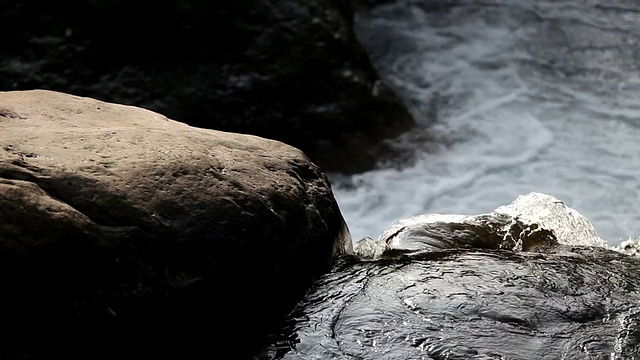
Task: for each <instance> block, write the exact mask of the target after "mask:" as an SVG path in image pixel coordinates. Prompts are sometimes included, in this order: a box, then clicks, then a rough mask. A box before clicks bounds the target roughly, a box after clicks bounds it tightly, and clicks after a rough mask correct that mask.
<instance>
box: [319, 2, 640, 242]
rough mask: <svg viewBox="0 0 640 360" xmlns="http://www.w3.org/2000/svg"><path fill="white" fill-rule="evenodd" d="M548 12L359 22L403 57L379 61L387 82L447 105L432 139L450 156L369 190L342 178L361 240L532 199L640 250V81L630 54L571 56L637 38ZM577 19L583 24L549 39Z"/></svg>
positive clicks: (371, 178)
mask: <svg viewBox="0 0 640 360" xmlns="http://www.w3.org/2000/svg"><path fill="white" fill-rule="evenodd" d="M544 3H545V6H544V8H534V7H535V6H537V5H535V6H534V5H530V4H529V3H518V4H517V5H515V4H512V3H506V4H503V6H500V7H491V8H490V9H489V10H487V11H483V8H482V6H477V5H473V6H469V7H465V6H463V5H464V4H462V5H460V6H457V7H454V8H452V9H450V10H448V11H446V12H440V13H426V12H423V11H421V10H420V9H419V8H417V7H412V6H411V5H410V4H409V3H406V4H405V3H402V4H395V5H388V6H383V7H379V8H377V9H376V10H375V11H374V12H373V13H372V15H370V16H369V17H366V16H361V17H360V18H359V20H358V23H360V25H359V27H360V28H361V30H360V31H361V32H362V31H364V32H367V31H368V32H369V35H367V34H365V35H366V36H364V37H365V38H367V39H368V41H369V42H377V44H378V45H377V46H378V47H380V48H384V47H385V46H386V47H388V48H390V49H391V50H392V52H391V53H387V54H382V55H379V56H378V58H377V60H376V61H377V62H378V64H379V65H380V68H381V73H382V74H383V75H384V74H391V75H390V77H388V78H387V79H386V80H387V81H390V82H391V83H392V84H393V86H395V87H396V89H398V91H399V92H400V93H403V94H405V95H406V96H408V97H410V98H411V99H413V100H417V101H421V99H422V100H423V101H424V102H425V103H426V102H430V101H434V99H435V100H437V101H435V105H436V106H435V112H436V115H437V117H438V122H437V124H435V125H434V126H432V127H431V128H430V131H431V132H432V134H434V136H435V137H436V138H438V139H442V142H443V145H442V146H440V151H437V152H436V153H430V154H422V155H420V156H419V157H418V160H417V161H416V163H415V164H413V165H411V166H409V167H407V168H404V169H401V170H397V169H378V170H374V171H370V172H367V173H364V174H359V175H356V176H354V177H353V178H352V179H351V180H352V183H354V184H356V188H355V189H347V188H343V187H341V186H340V185H339V180H338V179H337V178H333V180H334V183H335V184H336V185H337V186H335V188H334V191H335V194H336V198H337V199H338V202H339V204H340V207H341V209H342V212H343V213H344V215H345V217H346V221H347V223H348V224H349V227H350V229H351V232H352V235H353V238H354V240H358V239H360V238H362V237H365V236H372V237H377V236H378V235H379V234H381V233H382V231H383V230H384V229H385V228H387V227H388V226H389V225H390V224H392V223H393V222H394V221H396V220H398V219H403V218H407V217H411V216H413V215H417V214H423V213H456V214H477V213H485V212H489V211H491V210H492V209H494V208H496V207H497V206H499V205H501V204H506V203H509V202H510V201H511V200H512V199H513V198H515V197H516V196H518V195H520V194H525V193H529V192H544V193H548V194H551V195H554V196H556V197H557V198H559V199H560V200H562V201H564V202H565V203H566V204H567V205H569V206H570V207H573V208H575V209H577V210H578V211H579V212H580V213H582V214H583V215H585V216H586V217H587V218H588V219H589V220H591V222H592V223H593V224H594V225H595V227H596V229H598V232H599V234H600V235H601V236H602V237H604V238H606V239H608V240H609V241H610V242H612V243H617V242H619V241H620V240H622V239H627V238H634V237H635V238H637V237H638V235H639V234H640V211H638V207H637V204H638V203H640V186H638V185H637V183H638V182H637V180H636V179H638V178H640V145H638V144H637V139H640V124H637V121H636V120H637V118H638V114H640V106H638V102H637V98H638V96H637V93H638V91H639V90H640V89H639V86H638V83H639V82H640V81H639V80H638V79H640V69H636V68H631V66H634V65H633V64H635V60H634V58H633V57H632V55H633V53H632V52H628V51H626V50H624V48H622V49H621V51H620V52H619V54H618V53H616V56H612V55H611V54H609V53H606V54H605V53H603V54H602V56H601V57H598V55H599V53H596V54H595V56H591V55H589V56H584V55H581V54H580V53H578V54H573V53H570V52H567V48H568V47H570V46H573V44H574V43H575V44H582V43H588V42H589V41H591V42H599V43H598V45H603V48H606V45H607V44H608V43H607V42H615V41H618V42H620V40H619V39H620V37H621V36H624V35H620V32H619V30H620V29H617V30H616V31H618V32H617V33H615V32H614V30H611V33H609V32H607V30H606V26H604V25H602V26H600V27H598V28H589V29H586V30H585V28H584V26H586V25H584V24H590V23H594V22H597V23H600V21H601V19H596V18H595V17H596V15H593V14H591V13H590V12H589V11H588V9H586V8H585V9H584V11H582V10H581V9H580V6H577V7H576V8H575V9H573V10H571V11H567V10H566V9H565V8H561V7H560V6H559V5H558V8H557V9H556V4H555V3H553V2H544ZM534 13H535V14H537V15H536V16H533V17H531V20H528V19H529V18H527V16H530V15H527V14H534ZM576 14H578V15H576ZM387 15H389V16H391V17H386V18H385V16H387ZM571 16H575V17H576V19H579V20H580V21H579V22H572V21H564V22H560V23H559V24H561V25H557V26H560V27H561V28H560V30H559V28H558V27H557V26H556V27H552V26H551V27H550V26H549V24H555V23H554V21H556V20H558V19H562V18H563V17H568V19H571V18H570V17H571ZM597 16H601V15H597ZM539 17H548V18H549V19H550V20H549V21H548V22H544V21H540V19H539ZM583 20H584V21H583ZM363 21H365V22H366V24H365V25H362V22H363ZM605 23H606V21H605ZM613 23H614V22H611V24H613ZM581 24H582V25H581ZM572 26H573V27H575V29H574V28H572ZM580 26H582V27H580ZM617 26H620V25H619V24H618V25H617ZM362 29H364V30H362ZM562 30H564V31H565V32H562ZM559 31H560V33H561V34H562V37H558V36H556V35H558V34H559ZM598 31H599V32H600V33H595V34H596V35H598V36H597V37H596V38H593V39H591V38H589V37H588V36H590V34H591V33H588V32H598ZM585 34H586V35H585ZM600 35H601V36H600ZM367 36H368V37H367ZM589 39H591V40H589ZM363 41H364V42H365V44H366V43H367V41H366V39H365V40H363ZM385 41H389V43H388V44H386V45H385V44H384V42H385ZM627 42H628V41H627ZM600 43H602V44H600ZM394 44H401V46H400V45H394ZM612 46H613V47H614V48H615V46H616V45H615V44H614V45H612ZM609 48H611V46H610V47H609ZM394 51H395V53H394ZM594 51H598V49H596V50H594ZM602 51H605V50H602ZM606 51H608V50H606ZM629 54H631V55H629ZM563 56H564V57H566V58H562V57H563ZM624 56H627V57H628V58H625V57H624ZM556 64H561V65H562V66H567V67H569V70H565V69H562V68H560V67H559V66H560V65H556ZM636 67H637V66H636ZM582 68H584V69H586V70H584V71H585V72H584V73H580V74H578V75H579V76H577V75H575V74H576V70H575V69H582ZM589 71H591V72H589ZM592 73H593V75H591V74H592ZM616 74H625V77H624V78H619V76H618V75H616ZM607 76H612V77H613V78H612V80H611V79H608V78H607ZM434 96H437V97H434ZM423 105H424V104H418V106H417V107H416V108H414V109H412V110H413V111H414V113H415V114H417V116H418V117H420V116H425V118H424V119H422V118H418V119H417V120H418V122H419V123H421V124H424V123H427V122H428V120H429V119H428V118H427V117H428V116H433V114H424V113H421V111H422V108H421V107H420V106H423ZM330 176H331V175H330Z"/></svg>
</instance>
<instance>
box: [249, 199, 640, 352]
mask: <svg viewBox="0 0 640 360" xmlns="http://www.w3.org/2000/svg"><path fill="white" fill-rule="evenodd" d="M605 245H606V244H604V242H603V241H602V240H601V239H600V238H598V237H597V234H596V232H595V229H594V228H593V226H592V225H591V224H590V223H589V221H588V220H587V219H585V218H584V217H583V216H582V215H580V214H579V213H578V212H577V211H575V210H573V209H571V208H569V207H568V206H566V205H565V204H564V203H562V202H561V201H560V200H558V199H556V198H554V197H553V196H549V195H546V194H538V193H531V194H527V195H524V196H521V197H519V198H518V199H516V201H514V202H513V203H512V204H510V205H507V206H503V207H500V208H498V209H496V210H495V211H494V212H492V213H489V214H483V215H478V216H466V215H437V214H431V215H422V216H417V217H413V218H410V219H404V220H401V221H398V222H397V223H396V224H394V225H393V226H391V227H390V228H389V229H388V230H387V231H385V232H384V233H383V234H382V235H381V236H380V238H379V239H378V240H372V239H364V240H362V241H360V242H358V243H357V244H356V248H355V251H356V253H357V254H361V255H362V256H360V257H345V259H344V260H343V261H341V262H339V263H338V265H337V266H336V267H335V268H334V269H333V270H332V272H331V273H329V274H327V275H325V276H323V277H322V278H321V279H320V280H319V281H318V282H317V283H316V284H315V285H314V287H313V288H312V289H311V290H310V291H309V293H308V294H307V295H306V297H305V299H304V300H303V301H302V302H301V303H300V304H299V305H298V307H297V309H296V311H294V312H293V313H292V314H291V316H290V317H289V321H288V322H287V323H286V324H285V325H284V326H283V328H282V329H281V330H280V331H279V332H278V334H279V337H277V338H276V339H275V340H274V341H273V343H272V345H271V346H269V347H268V348H267V349H266V350H265V351H264V353H263V354H261V355H260V356H258V357H257V358H258V359H285V360H294V359H300V360H303V359H304V360H310V359H318V360H320V359H342V358H357V359H522V360H524V359H559V358H567V359H605V358H607V359H609V358H612V359H637V358H640V337H639V336H638V334H640V306H638V303H639V302H640V291H638V289H640V277H638V273H639V272H640V258H638V257H637V256H629V255H625V254H622V253H620V252H616V251H613V250H611V249H609V248H608V247H607V246H605Z"/></svg>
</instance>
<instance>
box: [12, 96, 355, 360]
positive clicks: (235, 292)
mask: <svg viewBox="0 0 640 360" xmlns="http://www.w3.org/2000/svg"><path fill="white" fill-rule="evenodd" d="M0 133H1V134H2V137H1V138H0V286H1V287H2V297H1V298H0V339H2V340H0V358H3V359H11V358H21V359H22V358H27V359H35V358H48V359H62V358H64V359H67V358H70V359H99V358H104V359H113V358H129V357H137V358H147V357H155V356H158V355H163V356H167V355H170V356H177V357H179V358H183V357H188V358H192V357H193V356H195V355H198V356H205V357H209V358H212V357H215V355H216V354H219V353H222V352H224V353H229V352H230V353H233V354H234V355H233V356H232V358H243V357H246V356H248V355H249V354H251V352H252V351H255V349H256V347H257V346H259V344H260V339H261V336H262V335H264V334H265V333H266V332H267V331H268V330H269V329H270V328H271V327H273V326H274V324H276V323H277V322H278V321H279V320H280V319H281V318H282V317H284V315H285V314H286V313H287V312H289V311H290V310H291V309H292V308H293V306H294V305H295V303H296V302H297V301H298V300H299V299H300V298H301V296H302V295H303V294H304V291H306V290H307V289H308V287H309V286H310V284H311V281H312V280H313V279H314V278H315V277H316V276H318V275H319V274H322V273H324V272H326V271H327V270H328V269H329V268H330V265H331V263H332V261H333V260H332V259H333V258H334V257H335V256H336V255H338V254H342V253H348V252H350V251H351V250H350V247H351V240H350V237H349V235H348V230H347V229H346V227H345V224H344V222H343V219H342V216H341V214H340V211H339V209H338V206H337V204H336V202H335V200H334V198H333V195H332V193H331V189H330V185H329V182H328V180H327V178H326V177H325V176H324V175H323V174H322V173H321V172H320V170H319V169H318V167H316V166H315V165H314V164H312V163H311V162H309V160H308V159H307V158H306V157H305V156H304V155H303V154H302V153H301V152H300V151H298V150H297V149H294V148H292V147H290V146H287V145H285V144H282V143H280V142H276V141H271V140H266V139H262V138H258V137H254V136H249V135H239V134H232V133H223V132H218V131H213V130H204V129H198V128H192V127H190V126H187V125H185V124H182V123H178V122H175V121H171V120H169V119H167V118H165V117H164V116H161V115H159V114H157V113H154V112H151V111H148V110H143V109H139V108H135V107H129V106H123V105H115V104H110V103H105V102H101V101H97V100H93V99H89V98H81V97H76V96H71V95H66V94H61V93H56V92H50V91H25V92H1V93H0Z"/></svg>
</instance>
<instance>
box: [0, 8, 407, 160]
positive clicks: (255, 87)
mask: <svg viewBox="0 0 640 360" xmlns="http://www.w3.org/2000/svg"><path fill="white" fill-rule="evenodd" d="M352 17H353V12H352V10H351V6H350V5H349V3H348V2H347V1H346V0H320V1H308V0H239V1H203V0H188V1H184V0H170V1H163V2H162V3H156V2H149V1H142V0H131V1H101V0H91V1H88V0H81V1H70V0H65V1H62V2H57V3H56V4H55V5H54V4H53V3H51V2H49V1H40V0H36V1H28V2H19V1H9V2H5V3H3V4H2V5H0V26H2V27H3V28H2V30H3V33H5V34H6V36H5V41H3V52H2V54H1V55H0V90H27V89H34V88H45V89H51V90H57V91H63V92H67V93H72V94H76V95H82V96H90V97H94V98H98V99H101V100H105V101H112V102H117V103H123V104H130V105H136V106H141V107H144V108H147V109H151V110H154V111H157V112H159V113H162V114H164V115H166V116H168V117H170V118H172V119H175V120H178V121H182V122H186V123H188V124H191V125H196V126H199V127H205V128H210V129H216V130H225V131H234V132H241V133H249V134H254V135H259V136H263V137H267V138H271V139H276V140H280V141H283V142H285V143H287V144H290V145H293V146H295V147H297V148H300V149H302V150H303V151H304V152H305V153H306V154H307V155H309V156H310V157H311V159H312V160H313V161H314V162H316V163H317V164H319V165H320V166H322V168H323V169H324V170H338V171H346V172H354V171H361V170H364V169H367V168H371V167H373V165H374V164H375V162H376V160H377V159H378V158H379V157H380V156H382V154H383V153H384V152H385V149H384V145H381V144H380V140H382V139H385V138H389V137H393V136H396V135H398V134H400V133H401V132H403V131H404V130H407V129H408V128H409V127H410V126H411V125H412V124H413V120H412V119H411V117H410V115H409V114H408V112H407V111H406V109H405V108H404V106H403V105H402V104H401V103H400V102H399V100H398V99H397V98H396V96H395V95H394V94H393V93H392V92H390V91H389V90H386V88H385V86H384V85H383V84H382V83H381V82H380V81H379V78H378V75H377V73H376V71H375V70H374V68H373V66H372V65H371V63H370V61H369V59H368V57H367V54H366V52H365V51H364V50H363V48H362V47H361V46H360V44H359V43H358V42H357V41H356V39H355V36H354V33H353V30H352V27H351V23H352ZM143 20H144V21H143Z"/></svg>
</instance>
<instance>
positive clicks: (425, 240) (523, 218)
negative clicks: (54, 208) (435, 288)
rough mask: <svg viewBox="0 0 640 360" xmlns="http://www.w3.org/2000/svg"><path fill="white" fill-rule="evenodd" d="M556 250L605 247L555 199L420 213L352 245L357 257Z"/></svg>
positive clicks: (533, 196) (525, 198) (535, 196)
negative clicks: (473, 211) (467, 211)
mask: <svg viewBox="0 0 640 360" xmlns="http://www.w3.org/2000/svg"><path fill="white" fill-rule="evenodd" d="M558 244H561V245H578V246H599V247H608V245H607V244H606V242H605V241H604V240H602V239H601V238H600V237H598V234H597V232H596V229H595V228H594V227H593V225H592V224H591V222H589V220H587V218H585V217H584V216H582V214H580V213H579V212H577V211H576V210H574V209H572V208H570V207H568V206H567V205H566V204H564V203H563V202H562V201H560V200H558V199H557V198H555V197H553V196H551V195H547V194H541V193H534V192H532V193H529V194H527V195H521V196H519V197H518V198H517V199H516V200H514V201H513V202H512V203H511V204H509V205H505V206H500V207H498V208H497V209H495V210H494V211H493V212H492V213H489V214H482V215H453V214H423V215H417V216H413V217H410V218H407V219H401V220H398V221H396V222H395V223H393V224H392V225H391V226H390V227H389V228H388V229H386V230H385V231H384V232H383V233H382V234H381V235H380V237H379V238H378V239H377V240H372V239H363V240H361V241H358V242H357V243H356V247H355V252H356V254H358V255H359V256H360V257H364V258H370V259H377V258H380V257H383V256H385V255H389V254H397V253H406V252H414V251H431V250H442V249H452V248H485V249H508V250H516V251H521V250H525V251H528V250H532V249H535V248H545V247H553V246H556V245H558Z"/></svg>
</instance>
